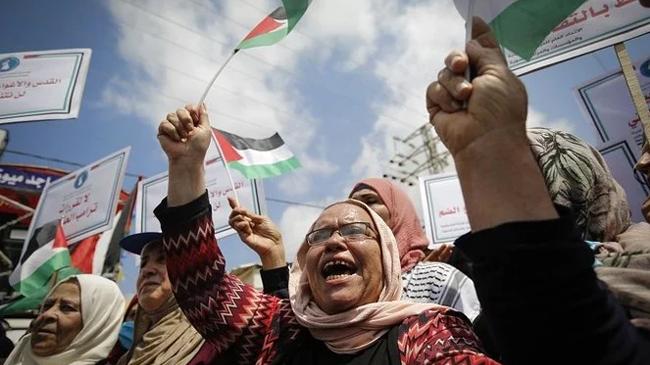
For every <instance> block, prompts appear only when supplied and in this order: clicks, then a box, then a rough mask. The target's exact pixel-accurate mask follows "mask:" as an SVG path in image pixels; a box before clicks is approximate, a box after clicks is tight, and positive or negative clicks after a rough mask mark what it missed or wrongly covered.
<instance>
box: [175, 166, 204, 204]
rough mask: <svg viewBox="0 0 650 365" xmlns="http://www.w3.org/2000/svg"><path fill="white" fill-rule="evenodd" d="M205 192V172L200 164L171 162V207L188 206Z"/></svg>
mask: <svg viewBox="0 0 650 365" xmlns="http://www.w3.org/2000/svg"><path fill="white" fill-rule="evenodd" d="M204 191H205V171H204V168H203V161H200V163H184V162H182V161H176V162H175V161H170V162H169V185H168V187H167V201H168V204H169V206H170V207H176V206H180V205H184V204H187V203H189V202H191V201H193V200H195V199H196V198H198V197H200V196H201V194H203V192H204Z"/></svg>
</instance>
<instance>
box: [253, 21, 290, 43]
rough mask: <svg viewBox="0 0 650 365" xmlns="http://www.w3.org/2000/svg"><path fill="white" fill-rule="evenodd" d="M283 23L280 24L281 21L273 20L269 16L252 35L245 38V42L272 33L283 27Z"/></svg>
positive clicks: (254, 29)
mask: <svg viewBox="0 0 650 365" xmlns="http://www.w3.org/2000/svg"><path fill="white" fill-rule="evenodd" d="M282 24H283V23H280V22H279V21H277V20H275V19H273V18H272V17H270V16H267V17H266V18H264V19H262V21H261V22H260V23H259V24H257V26H255V28H253V30H251V32H250V33H248V35H247V36H246V38H244V40H245V41H246V40H249V39H251V38H255V37H257V36H259V35H262V34H266V33H270V32H272V31H274V30H276V29H278V28H280V27H281V26H282Z"/></svg>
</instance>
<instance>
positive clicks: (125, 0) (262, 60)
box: [116, 0, 423, 129]
mask: <svg viewBox="0 0 650 365" xmlns="http://www.w3.org/2000/svg"><path fill="white" fill-rule="evenodd" d="M119 1H120V2H122V3H125V4H128V5H131V6H132V7H134V8H136V9H138V10H140V11H142V12H143V13H146V14H149V15H151V16H153V17H155V18H158V19H160V20H162V21H164V23H165V24H168V23H169V24H174V25H175V26H177V27H179V28H181V29H184V30H186V31H188V32H190V33H192V34H195V35H197V36H198V37H201V38H205V39H208V40H210V41H211V42H214V43H217V44H220V45H223V46H226V47H232V45H230V44H227V43H225V42H223V41H221V40H218V39H216V38H213V37H210V36H208V35H206V34H203V33H200V32H199V31H197V30H195V29H192V28H190V27H188V26H186V25H185V24H183V23H180V22H178V21H176V20H174V19H171V18H167V17H165V16H162V15H160V14H157V13H155V12H153V11H151V10H149V9H147V8H145V7H142V6H140V5H136V4H134V3H132V2H130V1H127V0H119ZM116 23H118V24H122V22H117V21H116ZM128 26H130V27H131V28H134V29H135V30H136V31H137V32H140V33H143V34H148V35H150V36H152V37H155V38H157V39H160V40H162V41H163V42H168V43H170V44H174V45H175V46H177V47H181V48H182V49H187V48H186V47H184V46H181V45H179V44H178V43H177V42H174V41H171V40H169V39H166V38H164V37H162V36H159V35H157V36H153V35H152V34H150V33H148V32H145V31H143V30H141V29H137V28H136V27H135V26H133V25H128ZM285 48H286V47H285ZM190 52H192V53H194V54H197V52H196V51H194V50H190ZM294 52H295V51H294ZM241 53H242V55H243V56H245V57H247V58H250V59H252V60H254V61H256V62H260V63H264V64H266V65H268V66H270V67H272V68H274V69H276V70H280V71H282V72H284V73H287V74H289V75H294V76H298V75H297V74H296V72H295V71H293V70H290V69H288V68H285V67H282V66H280V65H277V64H274V63H271V62H269V61H267V60H265V59H263V58H261V57H258V56H255V55H252V54H250V53H248V52H241ZM200 56H201V57H203V58H207V56H205V55H200ZM166 67H168V66H166ZM238 72H240V73H243V72H241V71H238ZM320 86H321V88H322V89H325V90H327V91H329V92H330V93H331V94H333V95H338V96H340V97H342V98H344V99H348V100H350V99H357V100H359V98H358V97H355V96H352V95H347V94H343V93H340V92H338V91H336V90H333V89H332V88H330V87H328V86H323V85H320ZM222 88H223V87H222ZM223 89H226V88H223ZM353 104H355V103H353ZM359 107H361V106H359ZM399 108H401V109H404V110H408V111H411V112H415V113H418V114H420V112H416V111H415V110H413V109H411V108H406V107H405V106H404V105H399ZM276 110H277V109H276ZM377 114H378V115H379V116H384V117H385V118H386V119H388V120H391V121H393V122H396V123H397V124H401V125H402V126H404V127H406V128H408V129H412V128H414V126H413V125H410V124H409V123H406V122H404V121H402V120H401V119H399V118H396V117H394V116H392V115H389V114H386V113H377ZM422 116H423V114H422V115H419V117H422Z"/></svg>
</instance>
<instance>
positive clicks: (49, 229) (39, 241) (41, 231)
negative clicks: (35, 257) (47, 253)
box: [20, 219, 59, 264]
mask: <svg viewBox="0 0 650 365" xmlns="http://www.w3.org/2000/svg"><path fill="white" fill-rule="evenodd" d="M58 224H59V220H58V219H56V220H53V221H51V222H48V223H45V224H44V225H42V226H40V227H38V228H36V229H35V230H34V234H33V235H32V238H31V239H30V240H29V241H28V243H27V249H26V250H25V254H24V255H23V256H21V258H20V263H21V264H24V263H25V261H27V259H28V258H29V256H31V255H32V254H33V253H34V251H36V250H38V249H39V248H41V247H43V246H45V245H46V244H48V243H50V242H52V241H54V238H55V237H56V227H57V225H58Z"/></svg>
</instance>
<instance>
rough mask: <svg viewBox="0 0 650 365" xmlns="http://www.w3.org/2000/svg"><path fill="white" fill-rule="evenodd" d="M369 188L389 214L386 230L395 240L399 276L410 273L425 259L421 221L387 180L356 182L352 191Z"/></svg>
mask: <svg viewBox="0 0 650 365" xmlns="http://www.w3.org/2000/svg"><path fill="white" fill-rule="evenodd" d="M364 187H369V188H371V189H372V190H374V191H376V192H377V194H379V197H380V198H381V200H383V201H384V204H385V205H386V207H387V208H388V211H389V212H390V222H387V223H388V227H390V229H391V230H392V231H393V234H394V235H395V239H397V249H398V250H399V257H400V263H401V265H402V272H406V271H409V270H411V269H412V268H413V266H415V265H416V264H417V263H418V262H419V261H420V260H422V259H423V258H424V256H425V253H424V250H426V249H427V247H428V246H429V239H428V238H427V235H426V234H425V233H424V230H422V225H421V224H420V219H419V218H418V214H417V213H416V211H415V207H414V206H413V203H411V199H410V198H409V196H408V195H407V194H406V193H405V192H404V191H402V189H400V188H398V187H397V186H396V185H395V184H393V183H392V182H390V180H386V179H379V178H369V179H364V180H361V181H360V182H358V183H357V184H356V185H355V186H354V188H353V189H352V191H353V192H354V191H356V190H359V189H361V188H364Z"/></svg>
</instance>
